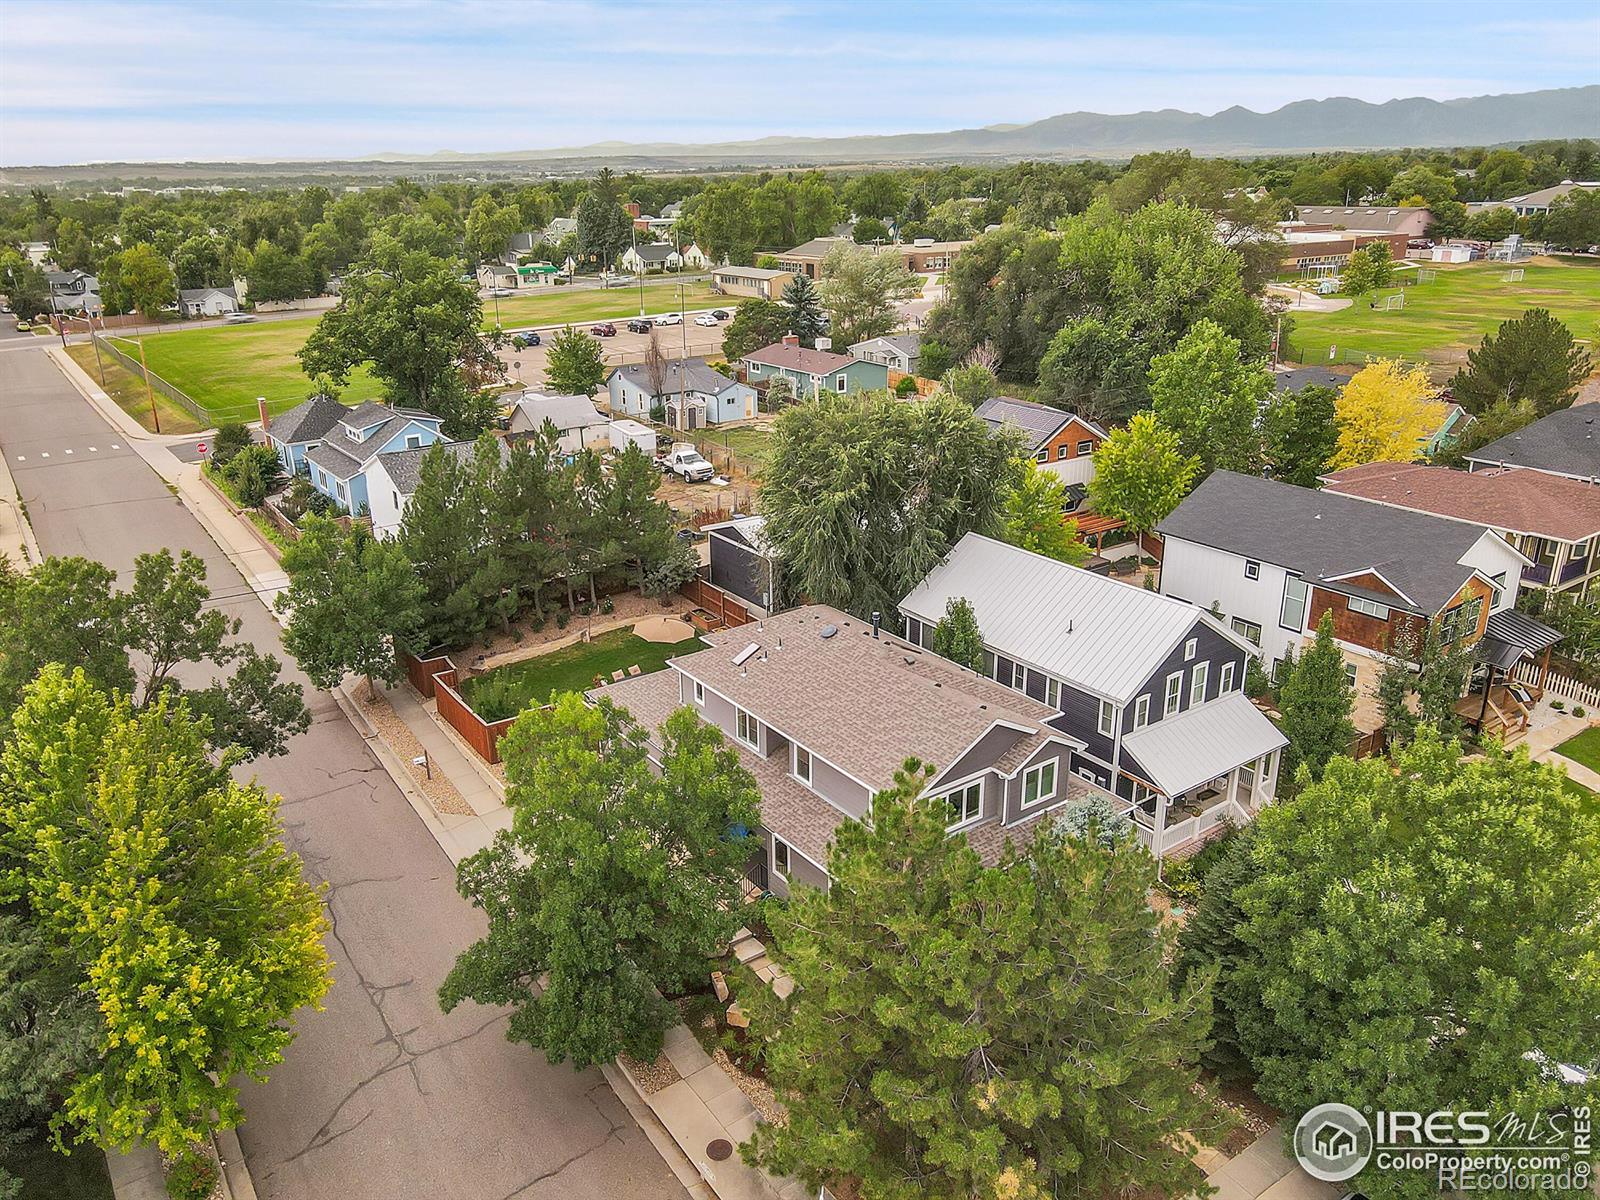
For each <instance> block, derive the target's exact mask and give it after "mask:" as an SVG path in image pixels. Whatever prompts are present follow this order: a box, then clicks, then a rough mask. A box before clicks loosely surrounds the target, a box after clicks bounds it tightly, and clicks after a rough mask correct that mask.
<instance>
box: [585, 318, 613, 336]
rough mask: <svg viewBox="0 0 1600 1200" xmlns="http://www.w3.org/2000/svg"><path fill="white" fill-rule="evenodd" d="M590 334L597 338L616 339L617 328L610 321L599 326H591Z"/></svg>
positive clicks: (602, 322)
mask: <svg viewBox="0 0 1600 1200" xmlns="http://www.w3.org/2000/svg"><path fill="white" fill-rule="evenodd" d="M589 332H590V333H592V334H594V336H595V337H616V336H617V327H616V326H615V325H613V324H612V323H611V322H610V321H601V322H600V324H598V325H591V326H589Z"/></svg>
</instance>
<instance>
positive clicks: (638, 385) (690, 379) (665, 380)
mask: <svg viewBox="0 0 1600 1200" xmlns="http://www.w3.org/2000/svg"><path fill="white" fill-rule="evenodd" d="M606 392H607V394H608V396H609V400H608V403H607V407H609V408H610V410H611V415H612V416H619V417H620V416H627V417H645V418H648V417H649V416H650V414H651V411H652V410H653V409H655V408H657V407H660V408H662V409H664V410H666V422H667V424H668V425H670V426H672V427H673V428H674V429H699V428H701V427H703V426H706V425H721V424H723V423H725V422H727V421H745V420H749V419H751V418H753V417H754V416H755V415H756V390H755V388H753V387H751V386H750V385H749V384H747V383H740V382H739V381H738V380H737V379H730V378H728V376H726V375H724V374H722V373H721V372H720V371H713V370H712V369H711V368H710V367H708V366H706V363H705V360H704V359H703V358H684V359H675V360H674V361H672V362H669V363H667V364H666V368H665V371H664V372H663V374H662V379H661V388H660V390H659V391H658V390H657V389H656V385H655V383H654V381H653V380H652V379H651V377H650V370H649V368H648V367H646V366H645V364H644V363H629V364H627V365H626V366H621V367H618V368H617V369H616V370H615V371H613V372H611V377H610V378H609V379H607V380H606ZM680 403H685V404H686V408H687V412H686V414H685V415H684V418H683V419H681V420H680V419H679V415H678V412H677V408H678V405H679V404H680Z"/></svg>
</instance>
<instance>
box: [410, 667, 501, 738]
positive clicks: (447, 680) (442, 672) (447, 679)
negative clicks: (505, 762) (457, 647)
mask: <svg viewBox="0 0 1600 1200" xmlns="http://www.w3.org/2000/svg"><path fill="white" fill-rule="evenodd" d="M400 661H401V664H402V665H403V666H404V667H405V670H406V681H407V682H408V683H410V684H411V686H412V687H413V688H414V689H415V690H416V692H417V693H418V694H419V695H420V696H422V697H423V699H425V700H433V701H435V704H436V707H437V709H438V713H439V719H440V720H441V721H443V722H444V723H445V724H446V725H448V726H450V728H451V729H454V730H455V731H456V732H457V733H459V734H460V735H461V740H462V741H464V742H466V743H467V745H469V746H471V747H472V748H473V750H475V751H476V752H477V754H478V757H479V758H481V759H483V761H484V762H488V763H497V762H499V761H500V739H501V738H502V737H504V736H505V732H506V730H508V729H510V728H511V725H512V723H513V722H514V721H516V718H515V717H506V718H505V719H503V720H499V721H485V720H484V719H483V718H482V717H480V716H479V715H478V714H477V713H475V712H473V711H472V705H470V704H468V703H467V701H466V698H465V697H464V696H462V694H461V693H460V692H459V691H457V690H456V689H457V687H458V686H459V685H460V682H461V679H460V676H459V675H458V674H457V672H456V664H455V663H454V662H452V661H451V659H450V656H449V655H448V654H436V655H434V656H432V657H431V658H417V657H415V656H414V655H411V654H402V655H401V656H400Z"/></svg>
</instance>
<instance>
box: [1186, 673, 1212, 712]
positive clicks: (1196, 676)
mask: <svg viewBox="0 0 1600 1200" xmlns="http://www.w3.org/2000/svg"><path fill="white" fill-rule="evenodd" d="M1210 675H1211V664H1210V663H1195V665H1194V670H1193V671H1191V672H1189V707H1190V708H1193V707H1194V706H1195V705H1196V704H1204V703H1205V702H1206V683H1207V681H1208V678H1209V676H1210Z"/></svg>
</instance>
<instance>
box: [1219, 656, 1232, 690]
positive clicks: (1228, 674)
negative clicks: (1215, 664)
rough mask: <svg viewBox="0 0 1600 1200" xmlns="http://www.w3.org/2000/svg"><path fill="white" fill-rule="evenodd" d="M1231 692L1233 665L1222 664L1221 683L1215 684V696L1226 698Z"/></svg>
mask: <svg viewBox="0 0 1600 1200" xmlns="http://www.w3.org/2000/svg"><path fill="white" fill-rule="evenodd" d="M1231 691H1233V664H1232V663H1231V662H1230V663H1223V664H1222V676H1221V682H1220V683H1218V684H1217V694H1218V695H1219V696H1226V695H1227V694H1228V693H1229V692H1231Z"/></svg>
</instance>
